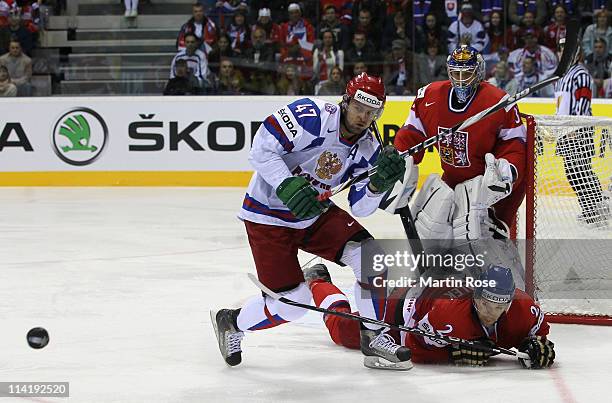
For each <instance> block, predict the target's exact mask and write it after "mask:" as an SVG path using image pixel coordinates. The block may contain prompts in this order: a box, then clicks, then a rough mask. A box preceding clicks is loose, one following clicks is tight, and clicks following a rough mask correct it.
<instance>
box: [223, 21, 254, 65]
mask: <svg viewBox="0 0 612 403" xmlns="http://www.w3.org/2000/svg"><path fill="white" fill-rule="evenodd" d="M227 34H228V35H229V37H230V40H231V46H232V49H233V50H234V52H235V53H236V54H238V55H240V54H242V52H244V50H245V49H247V48H248V47H249V46H250V43H249V42H250V40H251V29H250V28H249V26H248V25H247V24H246V15H245V14H244V13H243V12H242V11H236V13H235V14H234V16H233V17H232V22H231V23H230V24H229V27H228V28H227Z"/></svg>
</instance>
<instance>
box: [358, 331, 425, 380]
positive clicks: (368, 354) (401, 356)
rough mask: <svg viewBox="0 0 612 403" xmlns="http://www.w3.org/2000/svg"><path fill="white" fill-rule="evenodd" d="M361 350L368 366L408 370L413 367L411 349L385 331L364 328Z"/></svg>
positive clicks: (364, 361) (364, 363) (364, 362)
mask: <svg viewBox="0 0 612 403" xmlns="http://www.w3.org/2000/svg"><path fill="white" fill-rule="evenodd" d="M361 352H362V353H363V354H364V356H365V357H363V365H365V366H366V367H368V368H374V369H389V370H395V371H407V370H409V369H411V368H412V367H413V365H412V361H411V360H410V358H411V352H410V349H409V348H407V347H404V346H400V345H399V344H397V343H395V340H393V337H391V336H390V335H388V334H387V333H386V332H385V331H380V330H379V331H376V330H370V329H362V330H361Z"/></svg>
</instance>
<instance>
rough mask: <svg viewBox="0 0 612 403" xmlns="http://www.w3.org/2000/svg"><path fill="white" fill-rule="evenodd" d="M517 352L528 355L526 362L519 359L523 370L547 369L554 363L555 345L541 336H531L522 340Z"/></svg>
mask: <svg viewBox="0 0 612 403" xmlns="http://www.w3.org/2000/svg"><path fill="white" fill-rule="evenodd" d="M519 351H522V352H524V353H527V354H529V358H530V359H528V360H527V359H524V358H519V361H520V363H521V365H522V366H523V367H524V368H531V369H540V368H548V367H550V366H551V365H552V364H553V362H554V361H555V345H554V344H553V342H552V341H550V340H548V339H545V338H543V337H541V336H532V337H528V338H526V339H525V340H523V343H521V346H520V347H519Z"/></svg>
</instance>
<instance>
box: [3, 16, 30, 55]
mask: <svg viewBox="0 0 612 403" xmlns="http://www.w3.org/2000/svg"><path fill="white" fill-rule="evenodd" d="M8 21H9V25H8V27H5V28H2V29H0V40H3V42H0V49H2V50H3V51H5V52H7V51H8V48H9V42H10V41H11V39H12V38H15V39H17V41H18V42H19V43H20V44H21V48H22V49H23V52H24V53H25V54H27V55H31V54H32V49H33V48H34V35H33V34H32V32H30V31H29V30H28V29H26V28H25V27H24V26H23V23H22V20H21V14H20V12H19V9H12V10H11V11H10V13H9V20H8ZM2 38H4V39H2Z"/></svg>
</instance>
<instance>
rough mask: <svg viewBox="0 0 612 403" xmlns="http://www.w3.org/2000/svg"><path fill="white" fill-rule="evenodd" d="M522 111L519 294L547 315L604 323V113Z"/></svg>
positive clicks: (607, 154)
mask: <svg viewBox="0 0 612 403" xmlns="http://www.w3.org/2000/svg"><path fill="white" fill-rule="evenodd" d="M524 117H525V118H526V121H527V128H528V146H529V150H530V152H529V153H528V167H527V180H528V183H527V196H526V200H525V203H523V206H522V211H521V212H519V220H518V233H517V236H518V238H523V239H525V246H526V248H525V256H524V259H525V270H526V278H525V280H526V282H525V286H526V289H527V292H528V293H530V294H531V295H533V296H535V297H537V298H538V300H539V301H540V303H541V305H542V308H543V309H544V310H545V312H547V317H548V319H549V321H552V322H560V323H584V324H586V323H590V324H606V325H612V219H611V218H610V190H611V189H612V184H611V176H612V144H611V142H612V119H610V118H599V117H583V116H524Z"/></svg>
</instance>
